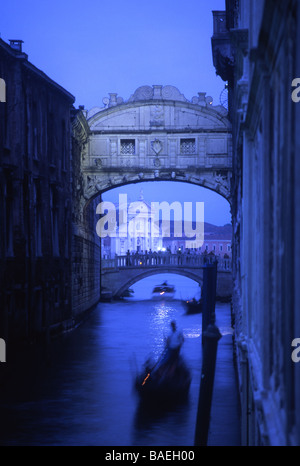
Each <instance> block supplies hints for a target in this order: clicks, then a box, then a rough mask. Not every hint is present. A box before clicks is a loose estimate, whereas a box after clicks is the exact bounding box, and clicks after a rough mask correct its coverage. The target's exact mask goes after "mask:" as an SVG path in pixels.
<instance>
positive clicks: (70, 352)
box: [0, 275, 232, 446]
mask: <svg viewBox="0 0 300 466" xmlns="http://www.w3.org/2000/svg"><path fill="white" fill-rule="evenodd" d="M162 279H163V280H165V279H168V283H170V284H174V285H175V286H176V295H175V299H174V300H172V301H165V302H164V301H153V300H152V299H151V290H152V288H153V286H154V285H156V284H158V283H161V282H162ZM162 279H160V277H159V276H155V277H150V278H148V279H146V280H144V281H141V282H139V283H137V284H136V285H135V286H134V287H133V288H134V291H135V293H134V297H133V298H127V299H124V300H122V301H117V302H112V303H99V305H98V306H97V308H96V309H95V310H94V311H93V312H92V314H91V315H90V317H89V319H88V320H87V321H86V322H85V323H84V324H82V325H81V326H79V327H78V328H77V329H76V330H74V331H72V332H70V333H69V334H67V335H65V336H64V337H63V338H60V339H58V340H57V341H55V342H54V343H53V344H52V345H51V348H50V351H48V355H47V360H48V363H47V364H46V365H45V364H41V361H40V359H43V357H41V358H37V357H36V356H34V357H32V360H31V361H30V360H27V361H26V362H24V364H22V367H18V369H17V370H16V371H14V373H13V374H12V373H9V369H8V375H7V377H8V379H9V381H8V380H6V383H5V384H4V387H5V389H3V393H2V395H1V396H2V399H1V411H2V414H1V417H2V420H1V441H0V442H1V444H2V445H104V446H136V445H143V446H192V445H193V442H194V434H195V425H196V414H197V404H198V396H199V386H200V372H201V357H202V354H201V353H202V351H201V323H202V322H201V319H202V317H201V314H195V315H186V313H185V309H184V307H183V304H182V301H181V300H182V299H186V298H191V297H193V296H196V295H199V291H200V290H199V286H198V285H197V284H196V283H195V282H193V281H191V280H189V279H185V278H184V277H179V276H175V275H172V276H166V275H164V277H162ZM216 316H217V324H218V326H219V328H220V331H221V333H222V334H223V335H224V334H228V333H231V331H232V330H231V326H230V309H229V305H228V304H221V303H217V305H216ZM173 319H175V320H176V321H177V324H178V326H179V328H181V329H182V331H183V334H184V337H185V342H184V345H183V348H182V354H183V357H184V359H185V361H186V363H187V365H188V366H189V368H190V370H191V374H192V383H191V387H190V393H189V397H188V399H187V401H186V402H184V403H183V404H182V405H179V406H178V407H176V408H173V409H172V410H166V411H164V412H161V411H160V412H153V411H150V412H149V411H148V410H146V411H145V409H144V408H141V407H140V405H139V400H138V398H137V396H136V393H135V392H134V390H133V380H134V377H135V375H136V372H137V371H138V370H139V369H140V368H141V366H142V364H143V363H144V361H145V359H146V358H147V357H148V356H149V355H152V356H153V357H154V358H157V357H159V355H160V353H161V351H162V349H163V346H164V338H165V336H166V335H167V334H168V332H169V328H170V321H171V320H173ZM40 356H41V355H40ZM27 359H28V358H27ZM6 364H7V367H8V368H9V360H8V361H7V363H6ZM10 372H11V371H10ZM10 377H11V380H10Z"/></svg>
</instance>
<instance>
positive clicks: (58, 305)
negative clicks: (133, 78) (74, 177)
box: [0, 40, 74, 351]
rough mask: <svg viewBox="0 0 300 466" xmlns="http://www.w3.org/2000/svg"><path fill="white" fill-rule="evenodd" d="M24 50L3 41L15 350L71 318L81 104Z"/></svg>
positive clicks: (5, 234) (6, 259)
mask: <svg viewBox="0 0 300 466" xmlns="http://www.w3.org/2000/svg"><path fill="white" fill-rule="evenodd" d="M21 47H22V45H21V44H20V49H19V50H15V49H13V48H12V47H10V46H9V45H8V44H6V43H5V42H3V41H2V40H0V63H1V67H0V73H1V78H2V79H4V80H5V83H6V102H2V103H0V111H1V118H0V135H1V137H0V232H1V235H0V238H1V239H0V309H1V312H0V325H1V327H0V328H1V337H3V338H5V340H7V341H8V342H11V341H13V342H20V341H27V342H28V341H32V342H33V341H36V340H38V339H39V338H40V337H41V335H42V334H45V333H47V332H48V331H49V330H50V328H53V326H55V325H56V324H58V323H60V322H62V321H63V320H68V319H70V317H71V249H70V247H71V244H70V234H71V213H70V207H71V178H70V173H71V171H70V150H71V147H70V108H71V106H72V103H73V102H74V97H73V96H72V95H70V94H69V93H68V92H67V91H65V90H64V89H63V88H61V87H60V86H59V85H58V84H57V83H55V82H54V81H52V80H51V79H50V78H48V77H47V76H46V75H45V74H44V73H42V72H41V71H40V70H38V69H37V68H35V67H34V65H32V64H31V63H30V62H29V61H28V59H27V58H28V57H27V55H26V54H24V53H23V52H22V50H21ZM9 348H10V351H12V350H13V348H14V345H12V346H11V345H10V343H9Z"/></svg>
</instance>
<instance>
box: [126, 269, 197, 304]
mask: <svg viewBox="0 0 300 466" xmlns="http://www.w3.org/2000/svg"><path fill="white" fill-rule="evenodd" d="M163 282H167V283H168V284H170V285H173V286H174V288H175V294H174V299H179V300H186V299H192V298H194V297H195V298H196V299H199V298H200V296H201V283H199V282H197V281H195V280H193V279H191V278H188V277H185V276H182V275H179V274H175V273H157V274H155V275H151V276H149V277H146V278H142V279H140V280H138V281H136V282H135V283H133V284H132V285H131V286H130V287H131V288H132V290H133V294H132V297H131V298H128V299H130V300H147V299H151V297H152V291H153V289H154V287H155V286H156V285H158V284H160V283H163Z"/></svg>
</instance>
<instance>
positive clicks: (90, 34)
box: [0, 0, 225, 109]
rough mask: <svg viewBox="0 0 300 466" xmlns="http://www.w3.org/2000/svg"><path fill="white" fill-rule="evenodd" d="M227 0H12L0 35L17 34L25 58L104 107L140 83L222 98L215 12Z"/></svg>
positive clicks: (80, 101) (84, 101) (0, 21)
mask: <svg viewBox="0 0 300 466" xmlns="http://www.w3.org/2000/svg"><path fill="white" fill-rule="evenodd" d="M220 9H221V10H224V9H225V0H210V1H207V0H205V1H204V0H186V1H182V0H152V1H143V0H126V1H125V0H85V1H84V2H83V1H82V0H80V1H79V0H72V1H70V0H64V1H62V0H51V1H49V0H42V1H41V0H9V1H6V2H4V1H3V2H2V5H1V14H0V34H1V38H2V39H3V40H5V41H6V42H8V41H9V39H22V40H23V41H24V44H23V50H24V51H25V52H26V53H27V54H28V56H29V61H31V62H32V63H33V64H34V65H35V66H37V67H38V68H40V69H42V70H43V71H44V72H45V73H46V74H48V75H49V76H50V77H51V78H52V79H54V80H55V81H56V82H58V83H59V84H60V85H62V86H63V87H65V88H66V89H67V90H68V91H69V92H71V93H72V94H73V95H74V96H75V97H76V103H75V105H76V106H78V105H85V107H86V108H87V109H90V108H92V107H94V106H99V105H100V106H102V99H103V97H106V96H107V95H108V93H110V92H117V93H118V95H119V96H121V97H123V98H124V99H125V100H127V99H128V98H129V97H130V96H131V94H133V92H134V91H135V89H137V88H138V87H139V86H142V85H150V86H151V85H153V84H162V85H168V84H171V85H173V86H176V87H178V89H179V90H180V91H181V92H182V93H183V94H184V95H185V97H186V98H187V99H191V98H192V97H193V96H194V95H197V93H198V92H200V91H201V92H206V93H207V94H208V95H211V96H212V97H213V98H214V103H219V96H220V93H221V91H222V89H223V88H224V82H223V81H222V80H221V78H220V77H218V76H216V74H215V69H214V67H213V64H212V53H211V36H212V33H213V22H212V10H220Z"/></svg>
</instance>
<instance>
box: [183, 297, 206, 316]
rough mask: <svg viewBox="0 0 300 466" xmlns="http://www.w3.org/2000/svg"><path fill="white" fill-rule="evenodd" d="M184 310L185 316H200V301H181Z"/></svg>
mask: <svg viewBox="0 0 300 466" xmlns="http://www.w3.org/2000/svg"><path fill="white" fill-rule="evenodd" d="M183 304H184V306H185V308H186V314H200V313H201V312H202V299H198V300H197V299H195V298H193V299H190V300H187V301H183Z"/></svg>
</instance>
